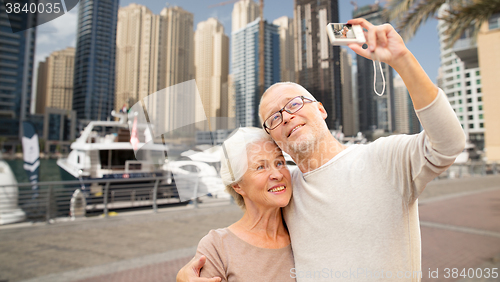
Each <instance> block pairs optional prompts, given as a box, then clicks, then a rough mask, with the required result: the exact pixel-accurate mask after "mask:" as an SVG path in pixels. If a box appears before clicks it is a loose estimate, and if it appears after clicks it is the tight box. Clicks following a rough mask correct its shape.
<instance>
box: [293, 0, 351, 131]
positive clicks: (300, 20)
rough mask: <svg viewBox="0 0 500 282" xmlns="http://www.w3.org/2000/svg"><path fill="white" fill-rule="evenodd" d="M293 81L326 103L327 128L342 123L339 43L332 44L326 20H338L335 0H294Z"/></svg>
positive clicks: (335, 21) (334, 127)
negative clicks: (295, 74) (337, 44)
mask: <svg viewBox="0 0 500 282" xmlns="http://www.w3.org/2000/svg"><path fill="white" fill-rule="evenodd" d="M294 15H295V19H294V20H295V26H296V29H295V38H296V41H295V44H296V45H295V54H296V55H295V68H296V70H297V77H296V82H297V83H299V84H300V85H302V86H304V88H306V89H307V90H308V91H309V92H310V93H311V94H312V95H314V97H315V98H316V99H317V100H318V101H320V102H321V103H322V104H323V106H324V107H325V110H326V112H327V113H328V117H327V118H326V120H325V121H326V124H327V125H328V128H330V129H332V130H333V129H338V128H339V126H340V125H343V120H342V117H343V114H342V85H341V57H340V47H339V46H332V45H331V44H330V42H329V40H328V35H327V33H326V25H327V24H328V23H338V22H339V4H338V1H337V0H296V1H295V11H294Z"/></svg>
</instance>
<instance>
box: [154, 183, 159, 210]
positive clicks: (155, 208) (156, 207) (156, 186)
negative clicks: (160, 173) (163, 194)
mask: <svg viewBox="0 0 500 282" xmlns="http://www.w3.org/2000/svg"><path fill="white" fill-rule="evenodd" d="M158 183H160V179H156V181H155V187H154V188H153V211H154V213H157V212H158V206H157V204H156V194H157V193H158Z"/></svg>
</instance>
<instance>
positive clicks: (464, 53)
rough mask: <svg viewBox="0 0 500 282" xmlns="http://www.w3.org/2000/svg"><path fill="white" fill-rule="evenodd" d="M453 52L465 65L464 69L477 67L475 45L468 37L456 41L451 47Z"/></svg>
mask: <svg viewBox="0 0 500 282" xmlns="http://www.w3.org/2000/svg"><path fill="white" fill-rule="evenodd" d="M453 52H455V54H456V55H457V57H459V58H460V60H462V62H464V64H465V68H466V69H471V68H477V67H478V66H479V63H478V59H477V43H476V41H475V40H473V39H472V38H470V37H467V38H462V39H459V40H457V42H456V43H455V44H454V45H453Z"/></svg>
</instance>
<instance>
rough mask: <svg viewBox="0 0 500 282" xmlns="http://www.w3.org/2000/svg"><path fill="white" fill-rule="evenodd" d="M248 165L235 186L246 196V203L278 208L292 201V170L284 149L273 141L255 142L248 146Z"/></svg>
mask: <svg viewBox="0 0 500 282" xmlns="http://www.w3.org/2000/svg"><path fill="white" fill-rule="evenodd" d="M247 154H248V155H247V156H248V169H247V171H246V172H245V174H244V175H243V178H242V179H241V181H240V182H238V184H236V185H235V186H236V187H234V186H233V187H234V188H235V190H236V192H238V193H240V194H241V195H242V196H243V198H244V199H245V205H246V207H247V208H248V207H249V205H252V204H253V205H254V206H256V207H257V208H276V207H285V206H286V205H288V202H289V201H290V198H291V196H292V182H291V177H290V171H289V170H288V168H287V167H286V165H285V158H284V157H283V153H282V152H281V149H280V148H278V146H276V144H274V142H271V141H263V142H258V143H254V144H251V145H250V146H249V147H248V148H247Z"/></svg>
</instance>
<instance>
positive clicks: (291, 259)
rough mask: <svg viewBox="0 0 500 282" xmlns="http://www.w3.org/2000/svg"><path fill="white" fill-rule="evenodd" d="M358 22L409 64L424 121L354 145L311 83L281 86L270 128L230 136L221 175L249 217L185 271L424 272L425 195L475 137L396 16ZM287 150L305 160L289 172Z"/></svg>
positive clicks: (294, 276)
mask: <svg viewBox="0 0 500 282" xmlns="http://www.w3.org/2000/svg"><path fill="white" fill-rule="evenodd" d="M348 23H349V24H360V25H361V26H362V27H363V28H364V29H366V30H367V31H366V32H365V35H366V38H367V44H368V48H367V49H363V48H361V46H359V45H357V44H351V45H349V47H350V48H351V49H352V50H354V51H355V52H356V53H357V54H359V55H361V56H364V57H366V58H371V55H372V53H375V55H376V56H377V57H378V58H379V59H380V61H382V62H385V63H387V64H389V65H390V66H392V67H393V68H394V69H395V70H396V71H397V72H398V73H399V74H400V76H401V78H402V79H403V81H404V82H405V84H406V87H407V88H408V91H409V93H410V96H411V99H412V101H413V105H414V107H415V110H416V113H417V115H418V117H419V119H420V122H421V124H422V127H423V128H424V131H422V132H421V133H420V134H416V135H393V136H389V137H385V138H379V139H377V140H376V141H375V142H373V143H371V144H368V145H352V146H349V147H345V146H343V145H342V144H340V143H339V142H338V141H337V140H335V138H334V137H333V136H332V134H331V133H330V132H329V130H328V128H327V126H326V123H325V121H324V120H325V118H326V117H327V113H326V111H325V109H324V107H323V106H322V104H321V103H320V102H318V101H316V99H315V98H314V97H313V96H312V95H311V94H310V93H309V92H308V91H307V90H306V89H304V88H303V87H301V86H300V85H297V84H294V83H277V84H275V85H273V86H271V87H270V88H269V89H267V90H266V92H265V93H264V94H263V96H262V99H261V102H260V108H259V115H260V118H261V120H262V121H263V127H264V130H263V129H256V128H240V129H239V130H238V131H237V132H236V133H234V134H233V135H232V136H231V137H230V138H228V140H226V142H224V144H223V158H222V168H221V176H222V178H223V180H224V182H225V184H226V185H227V186H226V189H227V190H228V192H229V193H231V194H232V195H233V197H234V198H235V199H236V202H237V203H238V204H239V205H240V206H241V207H242V208H243V210H244V215H243V217H242V218H241V219H240V220H239V221H237V222H236V223H234V224H232V225H231V226H229V227H227V228H222V229H217V230H212V231H210V232H209V234H208V235H206V236H205V237H204V238H203V239H202V240H201V241H200V243H199V245H198V250H197V254H196V256H195V257H194V258H193V260H191V262H189V263H188V264H187V265H186V266H184V267H183V268H182V269H181V270H180V271H179V273H178V275H177V281H295V280H296V281H334V280H339V279H349V280H354V281H386V280H388V281H392V280H394V281H420V278H421V275H422V274H421V272H420V271H421V265H420V262H421V251H420V245H421V244H420V243H421V242H420V227H419V219H418V202H417V197H418V196H419V195H420V193H421V192H422V191H423V189H424V188H425V186H426V185H427V183H429V182H430V181H431V180H432V179H434V178H435V177H436V176H438V175H439V174H440V173H442V172H443V171H445V170H446V169H447V168H448V167H449V166H450V165H451V164H452V163H453V162H454V160H455V158H456V156H457V155H458V154H459V153H460V152H461V151H462V149H463V148H464V146H465V135H464V133H463V130H462V128H461V126H460V123H459V122H458V119H457V117H456V115H455V113H454V111H453V110H452V108H451V107H450V105H449V103H448V101H447V99H446V96H445V95H444V93H443V91H442V90H440V89H438V88H437V87H436V86H435V85H434V84H433V83H432V81H431V80H430V79H429V77H428V76H427V74H426V73H425V72H424V70H423V69H422V67H421V66H420V65H419V63H418V62H417V60H416V59H415V57H414V56H413V55H412V54H411V52H410V51H409V50H408V49H407V48H406V46H405V45H404V42H403V40H402V38H401V37H400V36H399V34H398V33H397V32H396V31H395V30H394V28H393V27H392V26H390V25H388V24H385V25H381V26H373V25H372V24H370V23H369V22H367V21H366V20H364V19H354V20H350V21H349V22H348ZM282 151H284V152H286V153H288V154H290V156H291V157H292V158H293V159H294V161H295V162H296V163H297V165H298V168H299V169H298V170H295V171H293V172H292V173H290V172H289V171H288V169H287V168H286V165H285V160H284V157H283V153H282ZM292 186H293V196H292ZM292 250H293V251H292Z"/></svg>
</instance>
